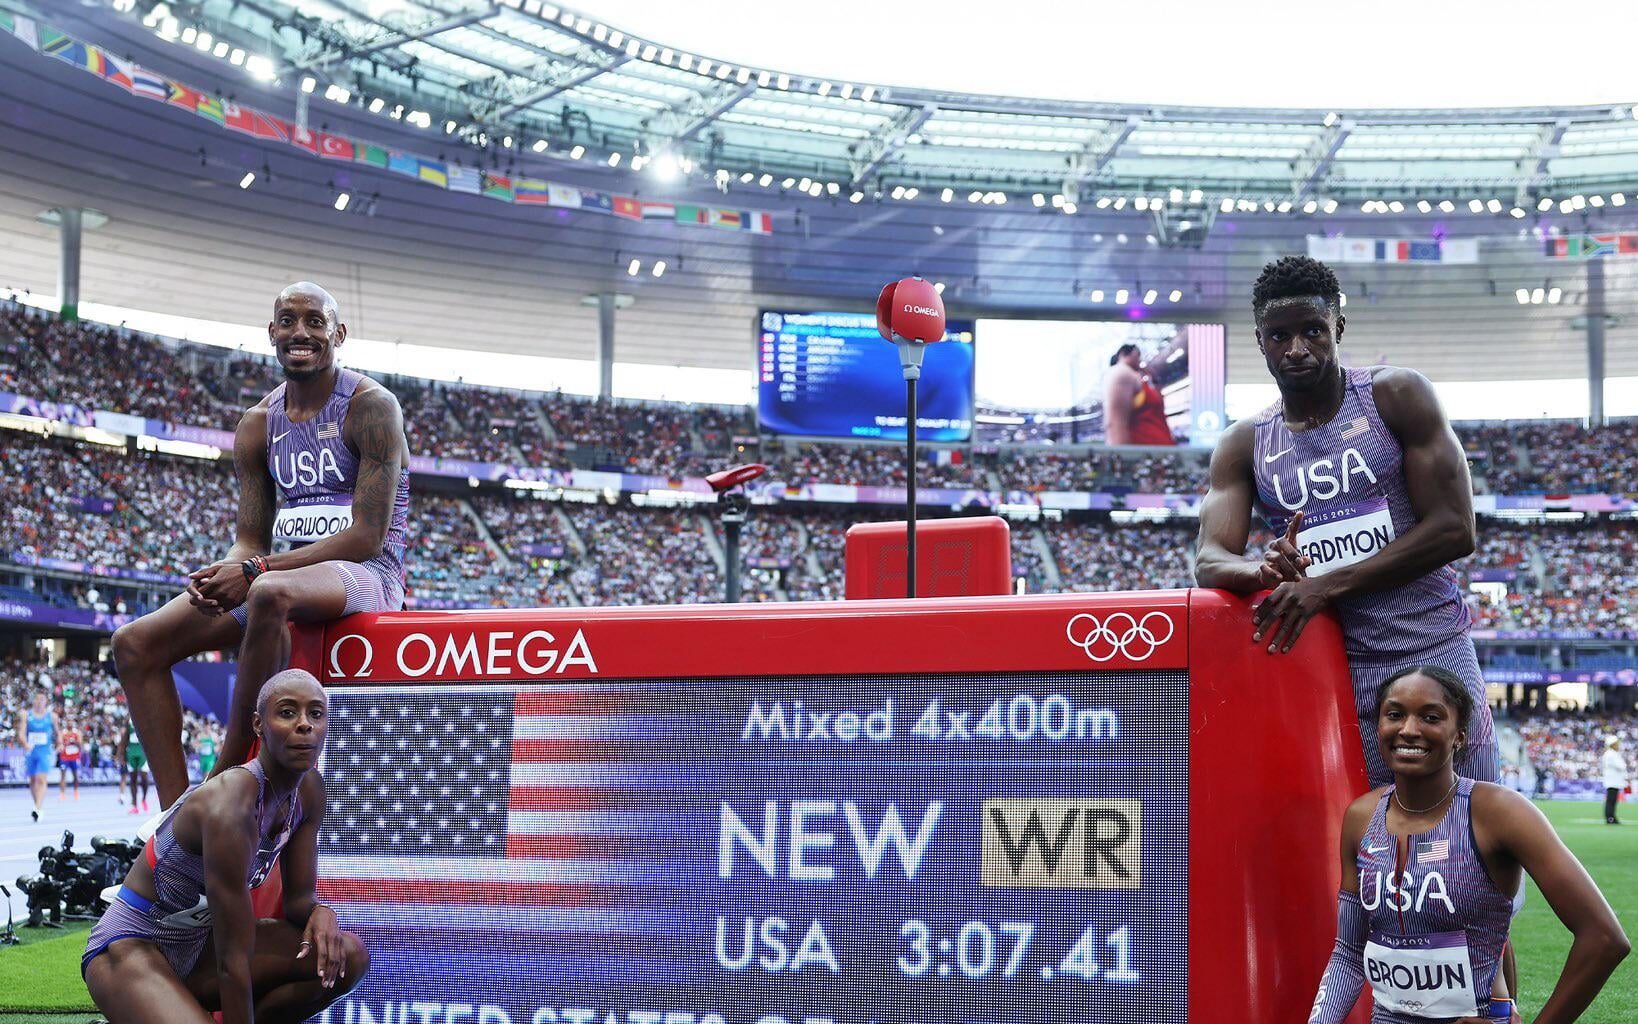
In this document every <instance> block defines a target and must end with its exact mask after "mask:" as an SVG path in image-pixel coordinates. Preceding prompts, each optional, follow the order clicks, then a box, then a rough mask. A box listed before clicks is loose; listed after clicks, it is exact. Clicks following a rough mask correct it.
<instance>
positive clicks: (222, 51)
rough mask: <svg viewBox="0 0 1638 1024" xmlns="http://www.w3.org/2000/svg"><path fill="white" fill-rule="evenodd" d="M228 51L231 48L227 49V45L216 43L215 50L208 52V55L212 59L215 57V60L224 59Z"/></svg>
mask: <svg viewBox="0 0 1638 1024" xmlns="http://www.w3.org/2000/svg"><path fill="white" fill-rule="evenodd" d="M229 49H231V47H229V46H228V44H227V43H224V42H218V43H217V44H216V48H215V49H213V50H211V51H210V55H211V56H212V57H216V58H218V59H220V58H222V57H226V56H227V55H228V50H229Z"/></svg>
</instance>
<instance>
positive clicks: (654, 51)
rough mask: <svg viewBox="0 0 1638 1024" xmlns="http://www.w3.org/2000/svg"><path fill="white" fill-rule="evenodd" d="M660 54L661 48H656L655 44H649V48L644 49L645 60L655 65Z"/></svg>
mask: <svg viewBox="0 0 1638 1024" xmlns="http://www.w3.org/2000/svg"><path fill="white" fill-rule="evenodd" d="M659 52H660V48H659V47H658V46H655V45H654V44H653V43H649V44H648V45H647V46H645V47H643V60H645V61H647V62H649V63H653V61H654V58H655V56H657V55H658V54H659Z"/></svg>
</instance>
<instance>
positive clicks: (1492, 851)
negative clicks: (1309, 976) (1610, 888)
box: [1309, 666, 1631, 1024]
mask: <svg viewBox="0 0 1638 1024" xmlns="http://www.w3.org/2000/svg"><path fill="white" fill-rule="evenodd" d="M1472 713H1473V698H1472V697H1471V696H1470V695H1469V694H1468V692H1467V688H1466V687H1465V686H1464V685H1463V684H1462V681H1461V680H1460V679H1458V678H1457V677H1456V676H1455V675H1453V674H1451V673H1450V672H1448V671H1446V670H1444V669H1442V668H1437V667H1432V666H1423V667H1421V668H1413V669H1408V670H1406V671H1404V672H1400V673H1399V674H1397V675H1395V676H1393V677H1392V678H1390V679H1388V680H1387V681H1386V682H1384V683H1383V684H1382V686H1381V688H1380V689H1378V690H1377V696H1376V722H1377V742H1378V743H1380V744H1381V748H1382V754H1383V757H1384V758H1385V759H1386V761H1387V765H1388V767H1389V768H1390V769H1392V771H1393V783H1392V784H1391V785H1388V786H1384V787H1382V788H1381V789H1376V790H1372V791H1371V792H1369V793H1366V794H1365V795H1364V796H1362V797H1360V798H1359V799H1358V800H1355V801H1354V802H1353V805H1352V806H1350V807H1349V808H1348V812H1347V814H1346V815H1345V816H1344V817H1343V823H1342V892H1341V893H1339V894H1338V915H1337V942H1336V948H1335V949H1334V950H1333V951H1332V953H1331V961H1330V963H1329V964H1328V965H1327V966H1326V969H1325V977H1324V978H1323V979H1322V980H1321V981H1320V989H1319V993H1318V995H1316V996H1315V998H1314V1009H1313V1011H1312V1014H1311V1015H1310V1017H1309V1021H1310V1024H1341V1022H1342V1021H1343V1020H1344V1019H1345V1018H1346V1017H1347V1016H1348V1014H1349V1012H1350V1011H1351V1010H1352V1009H1353V1007H1354V1002H1355V1001H1356V1000H1357V999H1358V998H1359V992H1360V989H1361V988H1362V987H1363V985H1364V984H1365V982H1367V981H1369V982H1370V985H1371V994H1372V996H1373V997H1374V1003H1375V1009H1374V1010H1373V1012H1372V1014H1371V1021H1372V1024H1427V1022H1433V1021H1439V1022H1451V1021H1455V1022H1458V1024H1491V1022H1493V1021H1505V1020H1508V1019H1509V1018H1510V1017H1511V1016H1512V1000H1511V999H1509V998H1504V997H1498V996H1497V995H1496V994H1495V991H1494V990H1493V987H1492V986H1493V985H1494V984H1495V979H1496V974H1497V967H1498V965H1499V963H1500V959H1501V950H1502V945H1503V943H1505V942H1506V941H1507V932H1508V925H1509V923H1510V922H1511V920H1512V905H1513V896H1512V894H1513V893H1515V892H1517V891H1518V888H1519V884H1520V883H1521V882H1522V881H1523V879H1522V878H1521V877H1520V873H1521V872H1528V873H1529V875H1530V877H1531V878H1532V879H1534V880H1535V883H1536V885H1537V887H1538V888H1540V889H1541V892H1542V895H1543V896H1545V897H1546V898H1547V903H1548V905H1549V906H1551V907H1552V908H1553V913H1555V914H1557V915H1558V919H1559V920H1560V921H1562V922H1564V925H1565V927H1567V928H1569V930H1570V932H1571V933H1572V934H1573V935H1574V936H1575V941H1574V943H1573V944H1572V945H1571V946H1570V956H1569V959H1568V960H1567V961H1566V962H1565V964H1564V970H1563V971H1562V972H1561V973H1560V975H1559V978H1558V983H1557V984H1556V985H1555V986H1554V987H1553V993H1552V995H1551V996H1550V997H1549V998H1548V999H1547V1003H1546V1005H1545V1006H1543V1007H1542V1009H1541V1013H1540V1015H1538V1016H1537V1017H1536V1018H1535V1024H1569V1022H1570V1021H1573V1020H1575V1019H1576V1018H1577V1017H1579V1016H1581V1013H1582V1011H1583V1010H1585V1009H1586V1008H1587V1007H1588V1006H1589V1005H1590V1004H1591V1003H1592V1001H1593V997H1594V996H1596V995H1597V994H1598V991H1599V989H1601V988H1603V987H1604V983H1605V982H1606V981H1608V980H1609V977H1610V974H1611V973H1612V972H1613V971H1614V970H1615V967H1616V965H1617V964H1619V963H1620V962H1621V960H1622V958H1623V957H1625V956H1626V955H1627V953H1628V952H1629V950H1630V949H1631V946H1630V944H1629V943H1628V942H1627V937H1626V936H1625V935H1624V934H1622V932H1621V925H1620V922H1618V921H1617V920H1616V919H1615V913H1614V911H1612V910H1611V909H1610V905H1609V904H1608V903H1606V902H1605V901H1604V896H1603V894H1602V893H1600V892H1599V891H1598V886H1597V885H1596V884H1594V883H1593V880H1592V878H1591V877H1589V876H1588V874H1587V872H1586V869H1584V868H1583V867H1582V866H1581V862H1580V861H1578V860H1576V859H1575V855H1574V854H1572V853H1571V852H1570V851H1569V850H1568V849H1567V848H1566V847H1565V846H1564V844H1563V843H1562V842H1561V841H1560V840H1559V838H1558V834H1557V833H1555V832H1554V831H1553V827H1552V825H1550V824H1548V822H1547V819H1546V818H1545V817H1544V816H1543V815H1542V813H1541V811H1539V810H1537V809H1536V806H1535V805H1534V804H1532V803H1531V802H1530V801H1529V800H1526V799H1525V798H1524V797H1522V796H1520V795H1519V794H1517V793H1515V792H1513V791H1512V790H1510V789H1506V788H1504V787H1502V786H1497V785H1493V784H1491V783H1488V782H1474V781H1472V780H1471V779H1465V778H1460V777H1458V776H1457V775H1456V773H1455V771H1454V770H1453V769H1452V767H1451V762H1452V760H1453V759H1454V758H1455V756H1456V754H1457V752H1458V751H1459V750H1460V749H1461V746H1462V744H1463V743H1465V742H1466V741H1467V723H1468V719H1469V716H1471V715H1472Z"/></svg>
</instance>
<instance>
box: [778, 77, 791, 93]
mask: <svg viewBox="0 0 1638 1024" xmlns="http://www.w3.org/2000/svg"><path fill="white" fill-rule="evenodd" d="M790 87H791V76H790V75H780V76H779V91H780V92H784V91H786V90H787V89H789V88H790Z"/></svg>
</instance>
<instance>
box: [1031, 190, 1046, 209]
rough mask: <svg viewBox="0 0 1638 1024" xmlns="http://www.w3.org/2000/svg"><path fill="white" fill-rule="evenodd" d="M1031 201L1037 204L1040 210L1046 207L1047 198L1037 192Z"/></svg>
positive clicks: (1036, 206)
mask: <svg viewBox="0 0 1638 1024" xmlns="http://www.w3.org/2000/svg"><path fill="white" fill-rule="evenodd" d="M1029 201H1030V202H1032V203H1034V204H1035V208H1036V209H1040V208H1041V207H1043V206H1045V205H1046V196H1044V195H1042V194H1041V193H1039V192H1037V193H1035V194H1034V195H1033V196H1030V199H1029Z"/></svg>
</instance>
